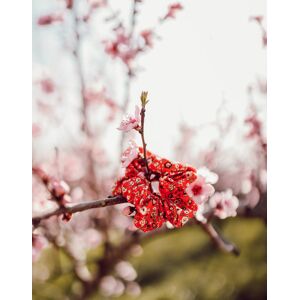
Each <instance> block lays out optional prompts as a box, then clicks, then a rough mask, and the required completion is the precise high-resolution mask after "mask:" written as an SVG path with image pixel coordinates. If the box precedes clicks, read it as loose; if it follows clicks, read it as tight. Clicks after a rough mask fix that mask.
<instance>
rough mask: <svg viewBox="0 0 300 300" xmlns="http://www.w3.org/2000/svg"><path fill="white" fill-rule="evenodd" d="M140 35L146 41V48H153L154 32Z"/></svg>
mask: <svg viewBox="0 0 300 300" xmlns="http://www.w3.org/2000/svg"><path fill="white" fill-rule="evenodd" d="M140 35H141V37H142V38H143V39H144V42H145V45H146V46H148V47H153V31H152V30H143V31H142V32H141V33H140Z"/></svg>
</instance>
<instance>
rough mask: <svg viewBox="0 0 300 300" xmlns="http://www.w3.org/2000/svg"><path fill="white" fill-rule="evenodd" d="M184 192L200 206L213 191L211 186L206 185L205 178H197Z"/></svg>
mask: <svg viewBox="0 0 300 300" xmlns="http://www.w3.org/2000/svg"><path fill="white" fill-rule="evenodd" d="M185 191H186V193H187V194H188V196H189V197H191V198H192V199H193V200H194V201H195V202H196V203H198V204H202V203H203V202H205V201H206V200H207V199H208V198H209V197H210V196H212V195H213V193H214V192H215V189H214V187H213V186H212V185H211V184H209V183H206V180H205V177H203V176H198V178H197V179H196V180H195V181H194V182H192V183H191V184H190V185H189V186H188V187H187V188H186V190H185Z"/></svg>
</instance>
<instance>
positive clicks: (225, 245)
mask: <svg viewBox="0 0 300 300" xmlns="http://www.w3.org/2000/svg"><path fill="white" fill-rule="evenodd" d="M199 225H201V226H202V228H203V229H204V231H205V232H206V233H207V234H208V235H209V236H210V238H211V240H212V241H213V243H214V244H215V245H216V246H217V247H218V248H219V249H220V250H223V251H224V252H228V253H232V254H234V255H235V256H239V255H240V251H239V249H238V248H237V247H236V246H235V245H234V244H232V243H230V242H228V241H226V240H225V239H224V238H223V237H222V236H221V235H220V233H218V232H217V230H216V229H215V228H214V226H213V225H212V224H211V223H201V222H199Z"/></svg>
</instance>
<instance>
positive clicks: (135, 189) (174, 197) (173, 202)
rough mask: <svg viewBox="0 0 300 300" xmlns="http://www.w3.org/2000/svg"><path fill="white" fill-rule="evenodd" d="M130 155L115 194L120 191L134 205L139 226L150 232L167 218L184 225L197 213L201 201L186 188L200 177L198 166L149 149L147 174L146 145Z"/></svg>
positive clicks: (175, 225)
mask: <svg viewBox="0 0 300 300" xmlns="http://www.w3.org/2000/svg"><path fill="white" fill-rule="evenodd" d="M131 159H132V160H131V161H130V162H128V161H127V163H126V169H125V175H124V176H123V177H122V178H121V179H120V180H118V181H117V182H116V184H115V187H114V189H113V195H115V196H116V195H121V196H123V197H124V198H126V199H127V201H128V202H129V203H131V204H133V205H134V210H135V215H134V225H135V226H136V227H137V228H139V229H141V230H142V231H144V232H147V231H151V230H154V229H157V228H159V227H161V226H162V225H163V224H164V222H167V221H169V222H170V223H171V224H172V225H173V226H174V227H181V226H183V225H184V224H185V223H186V222H187V221H188V220H189V219H190V218H192V217H194V215H195V213H196V211H197V209H198V205H197V204H196V203H195V202H194V200H193V199H192V198H190V197H189V196H188V195H187V193H186V188H187V187H188V186H189V185H190V184H191V183H192V182H194V181H195V180H196V179H197V170H196V169H195V168H193V167H191V166H188V165H183V164H181V163H173V162H171V161H169V160H168V159H165V158H160V157H158V156H156V155H154V154H153V153H151V152H150V151H147V162H148V168H149V172H150V174H147V169H146V164H145V160H144V158H143V148H138V150H137V151H136V154H135V157H132V158H131ZM146 174H147V176H146Z"/></svg>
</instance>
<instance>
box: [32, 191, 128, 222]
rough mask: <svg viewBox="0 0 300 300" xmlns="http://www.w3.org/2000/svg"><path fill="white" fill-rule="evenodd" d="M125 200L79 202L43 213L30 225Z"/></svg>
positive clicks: (33, 219)
mask: <svg viewBox="0 0 300 300" xmlns="http://www.w3.org/2000/svg"><path fill="white" fill-rule="evenodd" d="M125 202H127V200H126V199H125V198H124V197H122V196H116V197H108V198H106V199H101V200H95V201H87V202H81V203H78V204H75V205H72V206H65V207H59V208H57V209H56V210H53V211H51V212H48V213H45V214H43V215H41V216H36V217H33V218H32V224H33V225H34V226H38V224H39V223H40V222H41V221H42V220H45V219H48V218H50V217H52V216H59V215H63V214H65V213H70V214H74V213H77V212H80V211H85V210H88V209H92V208H101V207H106V206H112V205H116V204H121V203H125Z"/></svg>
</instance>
